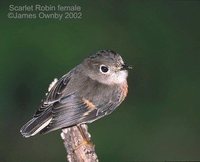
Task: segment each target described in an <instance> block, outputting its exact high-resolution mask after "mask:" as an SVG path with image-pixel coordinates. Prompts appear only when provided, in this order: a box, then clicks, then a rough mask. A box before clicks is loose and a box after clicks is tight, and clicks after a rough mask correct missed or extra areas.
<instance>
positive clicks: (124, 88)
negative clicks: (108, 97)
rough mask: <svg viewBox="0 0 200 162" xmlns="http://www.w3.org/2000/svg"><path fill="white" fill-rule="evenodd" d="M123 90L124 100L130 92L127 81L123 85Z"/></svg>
mask: <svg viewBox="0 0 200 162" xmlns="http://www.w3.org/2000/svg"><path fill="white" fill-rule="evenodd" d="M121 91H122V94H121V100H122V101H123V100H124V99H125V97H126V96H127V94H128V84H127V82H124V83H123V84H122V85H121Z"/></svg>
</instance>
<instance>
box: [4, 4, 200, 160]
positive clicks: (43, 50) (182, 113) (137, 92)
mask: <svg viewBox="0 0 200 162" xmlns="http://www.w3.org/2000/svg"><path fill="white" fill-rule="evenodd" d="M10 4H14V5H25V4H26V5H35V4H41V3H40V2H39V1H38V2H12V3H11V2H4V3H2V2H1V4H0V6H1V7H0V12H1V15H0V132H1V133H0V140H1V143H0V161H2V162H18V161H19V162H26V161H28V162H35V161H37V162H39V161H41V162H44V161H48V162H51V161H52V162H53V161H65V159H66V154H65V150H64V146H63V144H62V140H61V138H60V131H56V132H52V133H50V134H48V135H38V136H34V137H32V138H28V139H25V138H23V137H22V136H21V134H20V133H19V129H20V127H21V126H22V125H23V124H24V123H25V122H26V121H27V120H29V119H30V118H31V116H32V115H33V113H34V112H35V110H36V109H37V106H38V104H39V102H40V100H41V99H42V97H43V96H44V94H45V92H46V91H47V88H48V85H49V83H50V82H51V81H52V80H53V79H54V78H55V77H58V78H59V77H61V76H62V75H63V74H65V73H66V72H68V71H69V70H70V69H71V68H73V67H74V66H75V65H77V64H79V63H80V62H81V61H82V60H83V59H84V58H85V57H87V56H89V55H90V54H93V53H95V52H96V51H98V50H100V49H113V50H115V51H117V52H118V53H120V54H121V55H122V56H123V58H124V60H126V62H128V63H129V64H131V65H133V67H134V70H132V71H130V72H129V78H128V82H129V95H128V97H127V98H126V100H125V102H123V104H122V105H120V107H119V108H118V110H117V111H115V112H114V113H113V114H112V115H110V116H108V117H105V118H103V119H101V120H98V121H96V122H95V123H92V124H90V125H89V131H90V133H91V135H92V141H93V142H94V144H95V145H96V152H97V154H98V157H99V159H100V161H103V162H124V161H125V162H126V161H138V160H139V161H143V160H147V161H150V160H200V153H199V150H200V93H199V89H200V85H199V83H200V77H199V76H200V67H199V64H200V30H199V29H200V2H198V1H192V2H191V1H168V2H165V3H150V2H144V3H138V2H137V3H136V2H132V1H101V2H100V1H98V2H92V1H87V2H83V1H73V2H72V1H59V2H55V1H54V2H50V1H49V2H46V3H44V2H43V3H42V4H44V5H45V4H46V5H49V4H53V5H58V4H62V5H73V4H77V5H80V6H81V7H82V13H83V17H82V19H76V20H63V21H58V20H52V19H51V20H44V19H34V20H27V19H22V20H19V19H8V18H7V14H8V12H9V11H8V6H9V5H10Z"/></svg>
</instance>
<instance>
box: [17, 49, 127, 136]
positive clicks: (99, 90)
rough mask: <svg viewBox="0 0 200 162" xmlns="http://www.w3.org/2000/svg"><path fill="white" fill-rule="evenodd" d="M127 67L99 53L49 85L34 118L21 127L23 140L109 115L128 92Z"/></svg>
mask: <svg viewBox="0 0 200 162" xmlns="http://www.w3.org/2000/svg"><path fill="white" fill-rule="evenodd" d="M129 68H130V67H129V66H127V65H126V64H125V63H124V61H123V60H122V58H121V56H120V55H119V54H117V53H116V52H114V51H111V50H102V51H99V52H97V53H96V54H95V55H92V56H90V57H88V58H86V59H85V60H84V61H83V62H82V63H81V64H79V65H78V66H76V67H75V68H74V69H72V70H71V71H70V72H69V73H67V74H66V75H64V76H63V77H62V78H61V79H59V80H58V81H57V82H54V83H52V84H51V88H50V89H49V92H48V93H47V94H46V96H45V98H44V100H42V102H41V105H40V107H39V108H38V110H37V111H36V113H35V114H34V116H33V118H32V119H31V120H30V121H29V122H27V123H26V124H25V125H24V126H23V127H22V128H21V130H20V131H21V133H22V135H23V136H24V137H30V136H34V135H35V134H37V133H42V134H43V133H48V132H51V131H54V130H57V129H61V128H65V127H70V126H73V125H77V124H81V123H91V122H93V121H95V120H97V119H100V118H102V117H104V116H105V115H108V114H110V113H112V112H113V111H114V110H115V109H116V107H118V106H119V105H120V104H121V102H122V101H123V100H124V99H125V97H126V95H127V93H128V85H127V80H126V79H127V76H128V73H127V69H129Z"/></svg>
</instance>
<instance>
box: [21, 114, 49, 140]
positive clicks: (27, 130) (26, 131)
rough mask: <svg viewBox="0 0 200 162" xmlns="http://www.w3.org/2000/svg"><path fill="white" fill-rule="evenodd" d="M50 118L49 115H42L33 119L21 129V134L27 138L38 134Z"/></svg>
mask: <svg viewBox="0 0 200 162" xmlns="http://www.w3.org/2000/svg"><path fill="white" fill-rule="evenodd" d="M51 119H52V117H51V115H50V113H44V114H43V115H41V116H38V117H35V118H33V119H31V120H30V121H28V122H27V123H26V124H25V125H24V126H23V127H22V128H21V129H20V132H21V134H22V135H23V136H24V137H26V138H28V137H30V136H34V135H36V134H37V133H39V132H40V131H41V130H42V129H44V128H45V127H46V126H47V125H48V124H49V123H50V121H51Z"/></svg>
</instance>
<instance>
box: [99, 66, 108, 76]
mask: <svg viewBox="0 0 200 162" xmlns="http://www.w3.org/2000/svg"><path fill="white" fill-rule="evenodd" d="M100 72H101V73H103V74H106V73H108V72H109V68H108V67H107V66H105V65H101V66H100Z"/></svg>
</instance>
